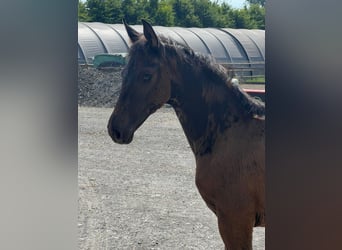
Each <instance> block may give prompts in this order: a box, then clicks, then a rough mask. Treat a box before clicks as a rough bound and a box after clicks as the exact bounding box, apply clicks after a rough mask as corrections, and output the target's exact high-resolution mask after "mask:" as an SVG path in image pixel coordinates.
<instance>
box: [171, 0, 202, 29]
mask: <svg viewBox="0 0 342 250" xmlns="http://www.w3.org/2000/svg"><path fill="white" fill-rule="evenodd" d="M172 8H173V11H174V13H175V25H177V26H181V27H191V26H193V27H201V22H200V20H199V18H198V16H196V15H195V8H194V6H193V4H192V3H191V2H190V1H189V0H174V2H173V4H172Z"/></svg>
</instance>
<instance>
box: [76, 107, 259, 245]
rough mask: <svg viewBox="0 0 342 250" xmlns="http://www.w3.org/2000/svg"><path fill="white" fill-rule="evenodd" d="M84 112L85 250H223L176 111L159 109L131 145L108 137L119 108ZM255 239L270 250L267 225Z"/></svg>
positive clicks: (82, 209)
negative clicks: (113, 114)
mask: <svg viewBox="0 0 342 250" xmlns="http://www.w3.org/2000/svg"><path fill="white" fill-rule="evenodd" d="M108 105H110V104H108ZM78 112H79V131H78V133H79V225H78V226H79V239H80V240H79V247H80V249H95V250H98V249H172V250H173V249H223V243H222V241H221V239H220V236H219V232H218V228H217V223H216V217H215V215H214V214H213V213H212V212H211V211H210V210H209V208H207V206H206V205H205V203H204V201H203V200H202V199H201V197H200V195H199V193H198V191H197V189H196V186H195V181H194V178H195V161H194V157H193V155H192V152H191V150H190V148H189V146H188V143H187V141H186V138H185V136H184V134H183V131H182V128H181V126H180V124H179V122H178V120H177V117H176V116H175V114H174V112H173V110H172V109H170V108H162V109H160V110H159V111H157V112H156V113H155V114H153V115H152V116H151V117H150V118H149V119H148V120H147V121H146V122H145V123H144V124H143V125H142V127H141V128H139V129H138V131H137V132H136V133H135V137H134V140H133V142H132V143H131V144H129V145H118V144H115V143H113V142H112V140H111V139H110V137H109V136H108V135H107V132H106V125H107V121H108V118H109V116H110V114H111V112H112V109H108V108H85V107H79V110H78ZM253 236H254V237H253V249H254V250H261V249H265V230H264V228H255V229H254V235H253Z"/></svg>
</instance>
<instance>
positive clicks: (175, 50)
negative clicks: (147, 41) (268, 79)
mask: <svg viewBox="0 0 342 250" xmlns="http://www.w3.org/2000/svg"><path fill="white" fill-rule="evenodd" d="M158 37H159V39H160V41H161V45H162V46H161V50H160V51H159V53H160V54H162V55H165V53H166V51H167V53H169V54H171V55H172V56H175V57H176V58H179V59H181V61H185V62H187V63H189V64H190V65H192V66H194V67H195V68H199V69H201V71H204V72H205V74H207V75H208V76H209V77H210V79H213V81H211V82H210V83H207V82H204V83H203V84H214V85H217V86H222V87H224V88H228V89H230V90H231V91H230V92H231V93H232V94H233V95H234V96H235V97H236V100H237V101H238V102H239V103H240V105H241V106H242V107H243V110H242V111H243V112H245V115H246V116H251V117H254V116H258V117H264V116H265V103H264V102H262V101H261V100H259V99H257V98H254V97H252V96H250V95H249V94H247V93H246V92H245V91H244V90H243V89H242V88H241V86H240V85H239V84H234V83H232V82H231V80H232V71H231V70H230V69H226V68H225V67H223V66H222V65H220V64H217V63H216V62H215V61H214V58H213V57H210V56H207V55H203V54H199V53H195V52H194V51H193V49H191V48H190V47H189V46H188V45H186V44H183V43H180V42H178V41H176V40H174V39H172V38H170V37H166V36H163V35H159V36H158ZM138 44H139V42H137V43H135V45H136V46H132V47H131V49H132V50H131V52H133V51H143V50H144V48H143V46H139V45H138ZM140 44H141V43H140ZM141 45H142V44H141ZM144 53H146V52H145V51H144Z"/></svg>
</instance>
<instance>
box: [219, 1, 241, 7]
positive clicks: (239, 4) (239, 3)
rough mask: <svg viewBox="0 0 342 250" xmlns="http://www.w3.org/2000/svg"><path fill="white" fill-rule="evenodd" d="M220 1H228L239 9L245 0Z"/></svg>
mask: <svg viewBox="0 0 342 250" xmlns="http://www.w3.org/2000/svg"><path fill="white" fill-rule="evenodd" d="M222 2H226V3H228V4H229V5H230V6H232V7H233V8H236V9H241V8H242V7H243V5H244V4H245V0H222Z"/></svg>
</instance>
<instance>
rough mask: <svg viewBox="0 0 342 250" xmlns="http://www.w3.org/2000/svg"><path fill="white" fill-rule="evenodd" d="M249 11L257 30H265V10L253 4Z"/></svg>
mask: <svg viewBox="0 0 342 250" xmlns="http://www.w3.org/2000/svg"><path fill="white" fill-rule="evenodd" d="M247 11H248V15H249V17H250V20H251V21H252V22H253V26H254V27H255V28H257V29H265V8H264V7H262V6H260V5H258V4H251V5H250V6H249V8H248V10H247Z"/></svg>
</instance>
